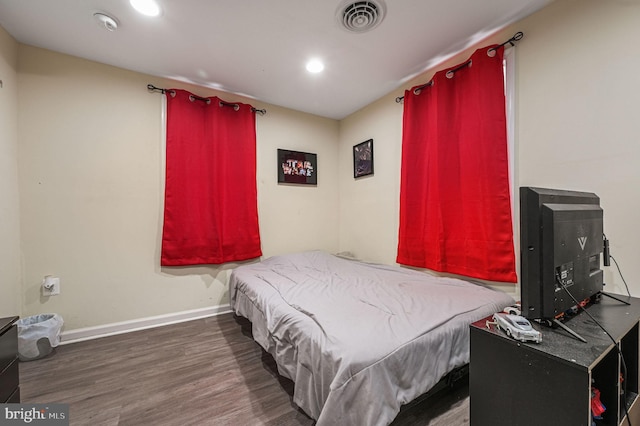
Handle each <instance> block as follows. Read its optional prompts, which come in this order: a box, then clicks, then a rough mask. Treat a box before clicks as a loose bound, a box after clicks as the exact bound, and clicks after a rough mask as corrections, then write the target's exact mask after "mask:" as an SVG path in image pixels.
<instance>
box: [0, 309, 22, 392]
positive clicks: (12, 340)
mask: <svg viewBox="0 0 640 426" xmlns="http://www.w3.org/2000/svg"><path fill="white" fill-rule="evenodd" d="M17 320H18V317H7V318H0V403H5V404H9V403H19V402H20V372H19V369H18V327H17V326H16V324H15V323H16V321H17Z"/></svg>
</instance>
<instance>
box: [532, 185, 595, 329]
mask: <svg viewBox="0 0 640 426" xmlns="http://www.w3.org/2000/svg"><path fill="white" fill-rule="evenodd" d="M603 235H604V234H603V214H602V208H601V207H600V198H598V196H597V195H595V194H593V193H590V192H579V191H567V190H558V189H546V188H534V187H521V188H520V255H521V257H520V260H521V261H520V286H521V287H520V288H521V299H522V300H521V303H522V315H523V316H525V317H526V318H529V319H542V320H554V319H556V320H557V319H560V318H561V317H563V316H565V314H567V313H569V312H575V308H576V300H577V301H578V302H580V304H581V305H583V306H584V305H585V304H586V303H587V302H588V301H589V300H593V298H594V297H596V296H598V295H599V293H600V292H601V291H602V288H603V272H602V269H601V268H600V258H601V255H602V251H603ZM571 296H573V298H572V297H571ZM574 299H576V300H574ZM583 302H584V303H583Z"/></svg>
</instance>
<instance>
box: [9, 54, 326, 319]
mask: <svg viewBox="0 0 640 426" xmlns="http://www.w3.org/2000/svg"><path fill="white" fill-rule="evenodd" d="M18 64H19V92H20V98H19V118H18V135H19V159H20V161H19V164H20V167H19V177H20V199H21V203H22V211H21V214H22V244H23V251H24V265H25V268H24V269H25V274H24V284H23V292H24V298H25V301H24V312H23V314H24V315H32V314H36V313H41V312H57V313H60V314H61V315H62V316H63V318H64V319H65V322H66V326H65V328H66V329H67V330H72V329H77V328H81V327H88V326H94V325H102V324H109V323H113V322H120V321H126V320H132V319H137V318H144V317H149V316H155V315H163V314H169V313H175V312H182V311H188V310H194V309H199V308H206V307H210V306H217V305H222V304H225V303H227V302H228V295H227V279H228V274H229V272H230V270H231V269H232V268H233V267H234V266H235V265H234V264H227V265H224V266H198V267H185V268H160V266H159V247H160V239H161V229H162V202H163V180H164V175H163V173H164V151H163V149H164V148H163V147H164V144H163V140H162V127H163V126H162V120H161V115H162V95H160V94H158V93H149V92H148V91H147V90H146V85H147V83H152V84H155V85H156V86H159V87H169V86H172V87H176V86H179V87H182V88H186V89H190V90H191V91H192V92H194V93H197V94H198V95H201V96H205V95H215V94H218V95H220V96H221V97H222V98H223V99H225V100H230V101H232V100H242V101H246V102H249V103H251V101H250V100H246V99H240V98H238V97H234V96H233V95H229V94H220V93H218V92H214V91H212V90H206V89H202V88H195V87H189V86H187V85H185V84H179V83H175V82H169V81H163V80H159V79H157V78H152V77H149V76H146V75H142V74H138V73H134V72H129V71H125V70H122V69H118V68H114V67H110V66H106V65H102V64H98V63H95V62H91V61H86V60H83V59H78V58H74V57H70V56H66V55H62V54H58V53H54V52H51V51H47V50H42V49H38V48H34V47H29V46H24V45H21V46H20V48H19V61H18ZM254 105H255V106H257V107H260V108H262V107H264V108H266V109H267V115H265V116H257V122H258V124H257V143H258V200H259V213H260V228H261V234H262V246H263V251H264V255H265V256H270V255H273V254H278V253H282V252H287V251H295V250H304V249H314V248H321V249H325V250H329V251H335V250H336V249H337V246H338V243H337V229H338V224H337V213H336V208H335V206H336V203H337V165H336V163H337V132H338V123H337V122H336V121H334V120H328V119H323V118H318V117H315V116H311V115H308V114H303V113H299V112H295V111H290V110H286V109H283V108H278V107H275V106H270V105H263V104H257V103H254ZM277 148H289V149H299V150H305V151H311V152H316V153H317V154H318V162H319V169H320V170H319V181H318V185H317V187H296V186H278V185H277V183H276V182H277V175H276V149H277ZM47 274H51V275H55V276H59V277H60V278H61V289H62V292H61V295H59V296H54V297H49V298H44V297H42V296H41V294H40V284H41V281H42V278H43V276H44V275H47Z"/></svg>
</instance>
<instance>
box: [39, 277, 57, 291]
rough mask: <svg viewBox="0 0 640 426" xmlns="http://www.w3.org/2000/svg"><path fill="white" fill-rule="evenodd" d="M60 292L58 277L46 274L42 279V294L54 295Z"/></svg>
mask: <svg viewBox="0 0 640 426" xmlns="http://www.w3.org/2000/svg"><path fill="white" fill-rule="evenodd" d="M58 294H60V278H58V277H52V276H51V275H47V276H46V277H44V280H42V295H43V296H56V295H58Z"/></svg>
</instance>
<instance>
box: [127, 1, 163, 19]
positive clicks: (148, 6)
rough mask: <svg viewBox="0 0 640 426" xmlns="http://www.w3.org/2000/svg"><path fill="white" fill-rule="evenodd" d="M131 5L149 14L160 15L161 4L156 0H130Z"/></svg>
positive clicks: (144, 13)
mask: <svg viewBox="0 0 640 426" xmlns="http://www.w3.org/2000/svg"><path fill="white" fill-rule="evenodd" d="M129 3H131V6H133V8H134V9H135V10H137V11H138V12H140V13H142V14H143V15H147V16H158V15H160V6H158V3H156V1H155V0H129Z"/></svg>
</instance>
